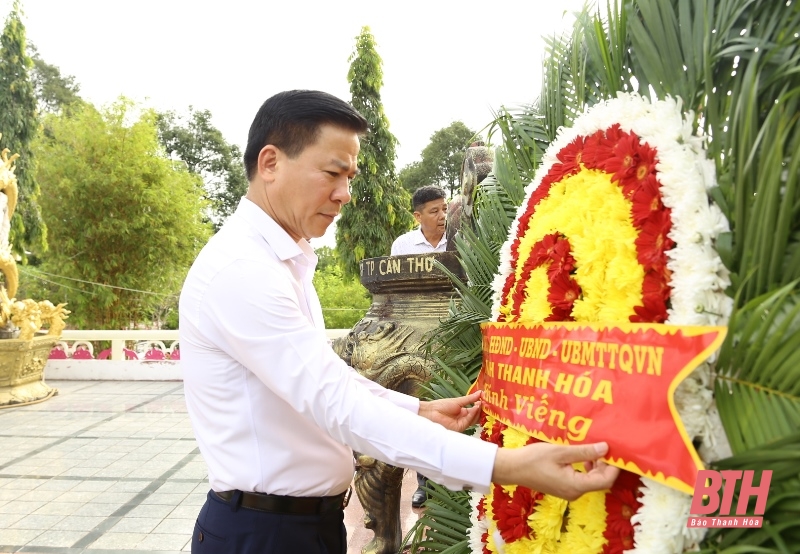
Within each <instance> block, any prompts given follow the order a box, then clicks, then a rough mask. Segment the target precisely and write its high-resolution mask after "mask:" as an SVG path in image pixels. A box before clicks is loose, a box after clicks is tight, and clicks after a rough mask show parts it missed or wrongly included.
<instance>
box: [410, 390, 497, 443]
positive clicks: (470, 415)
mask: <svg viewBox="0 0 800 554" xmlns="http://www.w3.org/2000/svg"><path fill="white" fill-rule="evenodd" d="M481 394H482V393H481V391H478V392H474V393H472V394H470V395H469V396H461V397H459V398H443V399H441V400H431V401H430V402H420V403H419V415H421V416H422V417H424V418H426V419H430V420H431V421H433V422H434V423H438V424H439V425H442V426H444V427H446V428H448V429H450V430H451V431H458V432H459V433H460V432H461V431H464V430H465V429H467V428H469V427H471V426H472V425H475V424H476V423H477V422H478V418H479V417H480V415H481V400H480V399H481ZM470 404H473V406H472V407H471V408H467V407H466V406H468V405H470Z"/></svg>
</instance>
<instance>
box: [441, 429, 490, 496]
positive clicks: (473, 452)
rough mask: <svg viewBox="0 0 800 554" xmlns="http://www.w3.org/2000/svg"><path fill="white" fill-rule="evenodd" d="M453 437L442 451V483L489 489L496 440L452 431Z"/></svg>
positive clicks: (475, 489) (484, 490)
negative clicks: (490, 440)
mask: <svg viewBox="0 0 800 554" xmlns="http://www.w3.org/2000/svg"><path fill="white" fill-rule="evenodd" d="M453 435H454V439H455V440H453V442H452V443H451V444H448V445H447V447H446V448H445V449H444V452H443V460H442V462H443V464H442V465H443V467H442V473H444V474H445V475H447V479H445V480H444V481H446V482H443V483H442V484H443V485H444V486H446V487H447V488H449V489H451V490H464V491H473V490H474V491H475V492H480V493H484V494H485V493H488V492H489V486H490V484H491V481H492V472H493V471H494V459H495V457H496V456H497V448H498V446H497V445H496V444H493V443H490V442H486V441H482V440H480V439H479V438H478V437H471V436H469V435H463V434H460V433H454V434H453Z"/></svg>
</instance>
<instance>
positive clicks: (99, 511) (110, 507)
mask: <svg viewBox="0 0 800 554" xmlns="http://www.w3.org/2000/svg"><path fill="white" fill-rule="evenodd" d="M119 508H120V505H119V504H95V503H93V502H90V503H88V504H84V505H83V506H81V507H80V508H78V509H77V510H75V512H74V513H73V515H76V516H110V515H111V514H113V513H114V512H116V511H117V510H118V509H119Z"/></svg>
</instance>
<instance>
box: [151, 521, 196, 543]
mask: <svg viewBox="0 0 800 554" xmlns="http://www.w3.org/2000/svg"><path fill="white" fill-rule="evenodd" d="M194 522H195V519H188V518H185V519H177V518H176V519H169V518H167V519H165V520H163V521H162V522H161V523H159V524H158V526H157V527H156V528H155V529H153V531H152V532H153V533H157V534H161V533H167V534H174V535H183V536H184V537H190V536H191V535H192V530H193V529H194ZM181 546H183V545H181Z"/></svg>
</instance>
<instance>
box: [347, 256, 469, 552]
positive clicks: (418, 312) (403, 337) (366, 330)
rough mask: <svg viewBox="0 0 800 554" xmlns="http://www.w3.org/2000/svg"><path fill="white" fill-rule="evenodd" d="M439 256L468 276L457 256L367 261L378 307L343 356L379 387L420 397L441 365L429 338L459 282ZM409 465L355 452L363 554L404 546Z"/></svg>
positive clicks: (364, 272) (364, 268)
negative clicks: (368, 535)
mask: <svg viewBox="0 0 800 554" xmlns="http://www.w3.org/2000/svg"><path fill="white" fill-rule="evenodd" d="M434 260H436V261H438V262H440V263H441V264H442V265H444V266H445V267H446V268H447V269H448V270H449V271H451V272H453V273H455V274H456V275H461V274H462V270H461V265H460V263H459V262H458V259H457V258H456V257H455V255H454V254H453V253H450V252H443V253H440V254H418V255H417V254H415V255H403V256H388V257H383V258H371V259H368V260H362V261H361V263H360V267H361V283H362V284H363V285H364V286H365V287H366V288H367V289H368V290H369V291H370V292H372V305H371V306H370V308H369V310H368V311H367V313H366V314H365V315H364V318H363V319H362V320H361V321H359V322H358V323H357V324H356V325H355V327H353V329H352V330H351V331H350V333H349V334H348V335H347V336H346V337H342V338H341V339H337V340H336V341H335V342H334V344H333V348H334V350H335V351H336V353H337V354H338V355H339V357H341V358H342V359H343V360H344V361H345V362H347V363H348V364H349V365H350V366H352V367H353V368H355V369H356V371H358V372H359V373H360V374H361V375H364V376H365V377H367V378H368V379H370V380H372V381H375V382H376V383H379V384H380V385H382V386H384V387H386V388H388V389H392V390H396V391H399V392H403V393H406V394H411V395H414V396H418V395H419V393H420V391H421V389H420V387H421V385H422V384H423V383H425V382H426V381H428V379H430V376H431V372H432V370H433V367H434V362H433V361H432V360H431V359H430V356H428V355H427V354H426V352H425V342H426V338H427V335H428V334H429V333H430V332H431V331H433V330H434V329H435V328H436V327H437V326H438V325H439V321H440V320H441V319H442V318H444V317H446V316H447V307H448V305H449V303H450V299H451V297H452V295H453V285H452V283H451V281H450V279H449V277H447V275H446V274H445V273H444V272H443V271H441V270H440V269H439V268H438V267H437V266H436V264H435V263H434ZM404 471H405V470H404V469H403V468H399V467H395V466H392V465H389V464H386V463H384V462H380V461H378V460H375V459H373V458H371V457H369V456H366V455H364V454H359V453H356V476H355V480H354V483H355V489H356V493H357V494H358V499H359V501H360V502H361V505H362V506H363V508H364V525H365V527H366V528H367V529H371V530H372V531H373V532H374V533H375V538H374V539H373V540H372V541H371V542H370V543H369V544H367V545H366V546H365V547H364V548H363V549H362V553H363V554H394V553H396V552H397V551H398V550H399V548H400V543H401V541H402V538H403V537H402V529H401V525H400V491H401V488H402V483H403V472H404Z"/></svg>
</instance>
